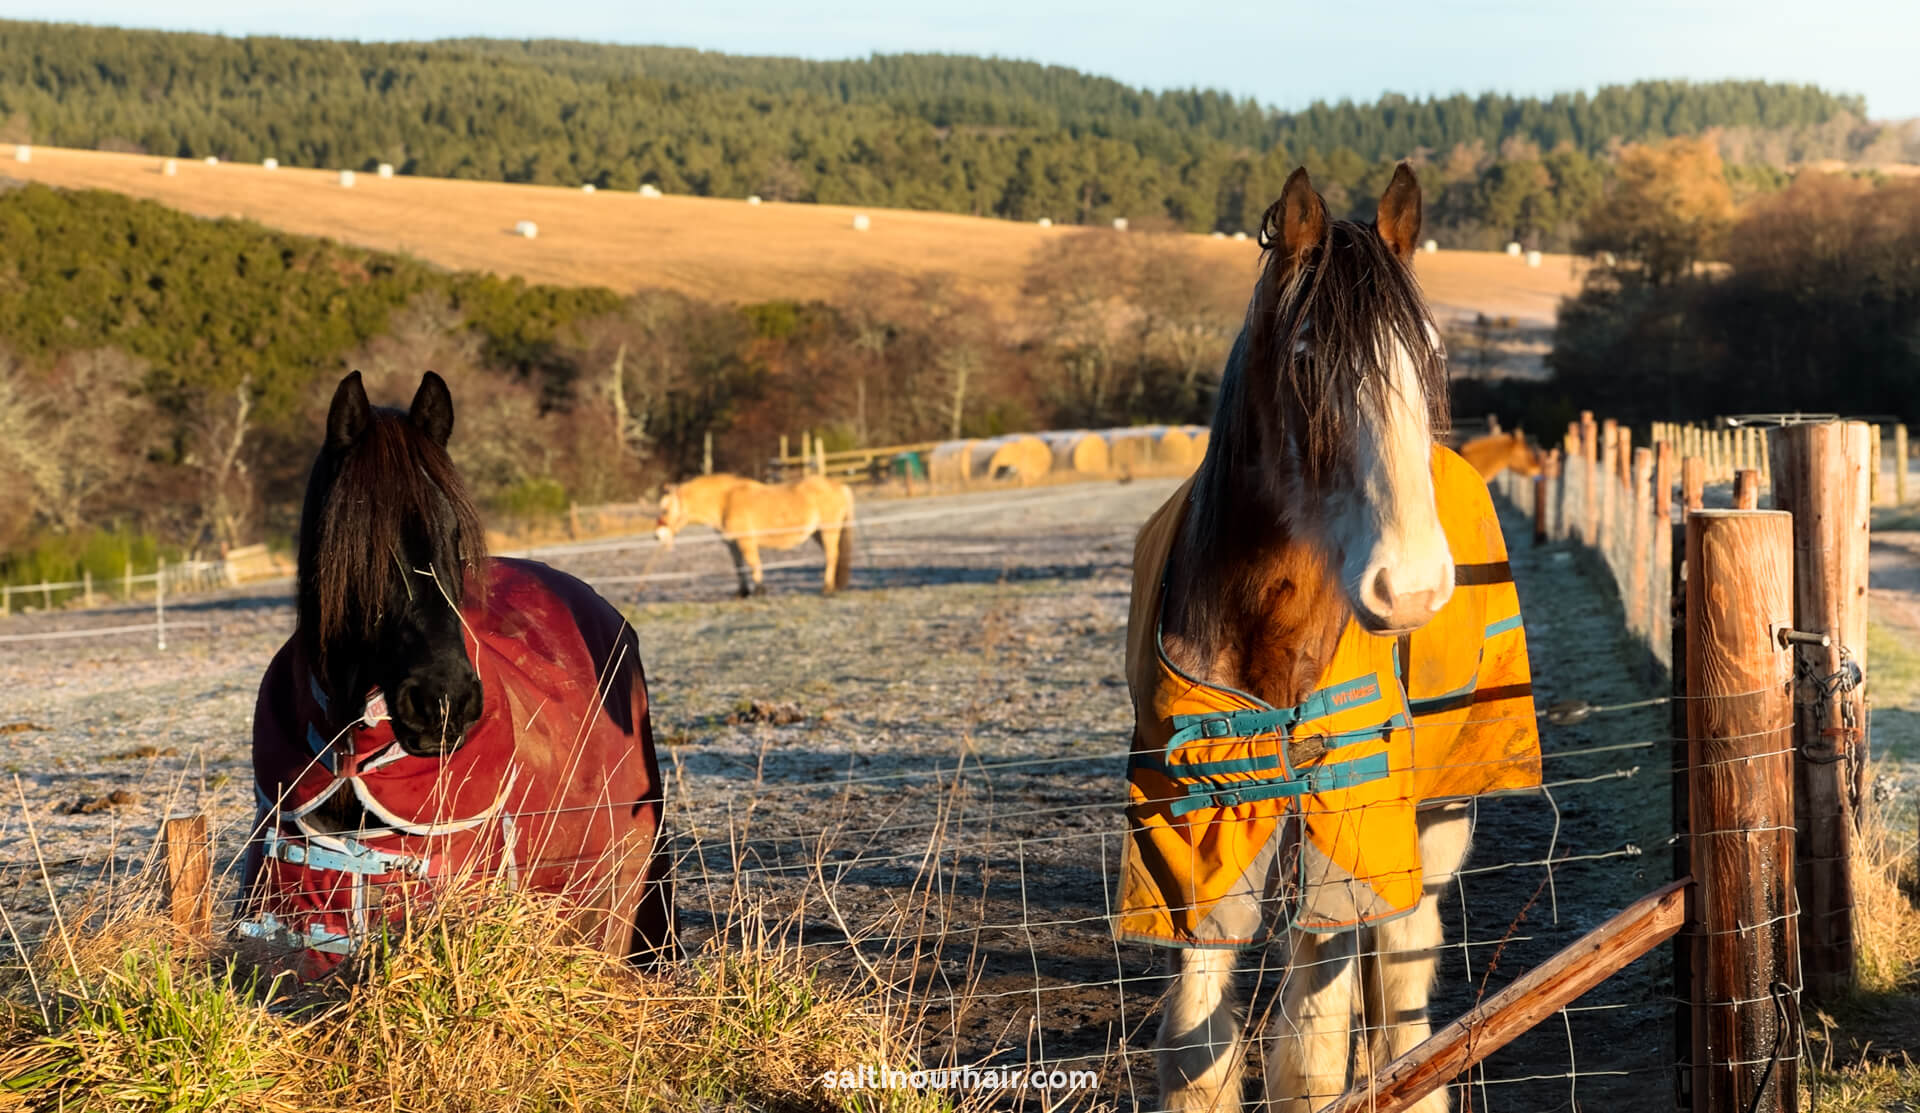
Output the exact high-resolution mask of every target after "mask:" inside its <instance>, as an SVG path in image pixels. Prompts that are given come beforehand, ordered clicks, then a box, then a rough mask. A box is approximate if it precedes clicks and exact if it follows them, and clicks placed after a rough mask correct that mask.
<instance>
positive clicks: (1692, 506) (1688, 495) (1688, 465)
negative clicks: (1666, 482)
mask: <svg viewBox="0 0 1920 1113" xmlns="http://www.w3.org/2000/svg"><path fill="white" fill-rule="evenodd" d="M1680 500H1681V506H1682V508H1683V511H1684V513H1687V514H1691V513H1693V512H1694V511H1696V510H1704V509H1706V506H1707V463H1706V461H1705V460H1702V459H1701V458H1700V457H1698V456H1689V457H1687V458H1686V460H1685V461H1683V462H1682V463H1681V465H1680Z"/></svg>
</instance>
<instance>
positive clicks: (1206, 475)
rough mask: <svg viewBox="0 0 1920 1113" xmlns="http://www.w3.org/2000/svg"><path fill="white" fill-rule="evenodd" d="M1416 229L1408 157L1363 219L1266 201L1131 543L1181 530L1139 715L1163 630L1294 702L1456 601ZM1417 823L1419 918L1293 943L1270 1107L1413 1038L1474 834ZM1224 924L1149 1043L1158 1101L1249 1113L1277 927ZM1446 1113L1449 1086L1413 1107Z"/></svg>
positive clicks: (1246, 919)
mask: <svg viewBox="0 0 1920 1113" xmlns="http://www.w3.org/2000/svg"><path fill="white" fill-rule="evenodd" d="M1420 223H1421V205H1420V190H1419V185H1418V184H1417V182H1416V181H1415V179H1414V176H1413V174H1412V172H1411V171H1410V170H1409V169H1408V168H1407V167H1406V166H1404V165H1402V166H1401V167H1399V168H1398V170H1396V172H1395V174H1394V176H1393V180H1392V182H1391V183H1390V184H1389V185H1388V187H1387V189H1386V192H1385V195H1384V196H1383V197H1382V198H1381V201H1380V207H1379V215H1378V219H1377V220H1376V222H1375V223H1373V224H1372V225H1363V224H1355V223H1352V222H1348V221H1335V220H1332V219H1330V218H1329V216H1328V213H1327V210H1326V206H1325V203H1324V202H1323V201H1322V199H1321V198H1320V196H1319V194H1318V193H1316V192H1315V191H1314V189H1313V186H1312V183H1311V182H1310V181H1309V180H1308V177H1307V174H1306V171H1305V170H1304V169H1301V170H1296V171H1295V172H1294V174H1293V175H1292V177H1290V178H1289V179H1288V180H1287V183H1286V187H1285V191H1284V193H1283V194H1282V196H1281V198H1280V200H1279V201H1277V202H1275V204H1274V205H1273V206H1272V207H1271V208H1270V209H1269V210H1268V212H1267V217H1266V226H1265V228H1264V229H1263V233H1262V242H1263V246H1265V247H1266V249H1267V250H1266V254H1265V257H1264V260H1263V264H1262V273H1261V275H1260V279H1259V282H1258V285H1257V287H1256V289H1255V292H1254V295H1253V298H1252V302H1251V304H1250V306H1249V309H1248V312H1247V320H1246V326H1245V329H1244V330H1243V332H1242V333H1241V336H1240V339H1239V341H1238V342H1237V343H1236V344H1235V345H1234V350H1233V353H1232V355H1231V356H1230V357H1229V362H1228V366H1227V369H1226V373H1225V376H1224V377H1223V379H1222V382H1221V386H1220V393H1219V398H1218V402H1217V405H1216V412H1215V416H1214V422H1213V430H1212V437H1211V441H1210V443H1209V445H1208V449H1207V453H1206V457H1205V459H1204V461H1203V462H1202V463H1201V465H1200V468H1199V471H1198V472H1197V473H1196V475H1195V477H1194V479H1193V480H1192V481H1191V483H1190V485H1189V487H1188V488H1187V489H1186V490H1187V494H1186V496H1185V498H1184V500H1182V499H1180V498H1179V497H1178V496H1176V500H1175V501H1176V502H1180V504H1181V505H1180V507H1178V508H1175V507H1174V506H1173V504H1172V503H1170V504H1169V507H1167V508H1163V510H1162V513H1161V515H1159V516H1156V519H1155V521H1154V522H1150V523H1149V525H1148V527H1147V530H1146V531H1143V534H1142V551H1144V550H1145V548H1146V544H1147V540H1148V533H1150V532H1151V531H1153V530H1154V529H1155V528H1156V524H1160V525H1161V526H1162V527H1163V528H1164V529H1167V530H1170V531H1172V533H1171V541H1170V548H1166V549H1165V551H1166V552H1167V557H1166V559H1165V561H1164V564H1163V565H1162V566H1161V567H1152V568H1143V567H1140V565H1139V561H1138V558H1137V560H1136V568H1135V594H1134V600H1135V609H1136V612H1138V611H1139V610H1140V609H1141V608H1142V601H1143V600H1144V599H1155V600H1157V605H1156V606H1155V608H1154V610H1155V613H1154V614H1150V615H1143V614H1140V613H1136V614H1135V615H1134V616H1133V619H1132V621H1131V622H1130V630H1129V645H1128V651H1129V663H1128V676H1129V679H1130V681H1132V682H1133V685H1134V700H1135V704H1136V715H1144V714H1146V711H1144V710H1143V709H1142V706H1141V705H1142V699H1143V693H1142V691H1141V690H1140V689H1141V685H1142V683H1143V681H1142V677H1143V676H1148V675H1150V674H1151V668H1152V666H1151V664H1150V663H1148V662H1147V655H1151V654H1154V653H1155V652H1156V650H1155V649H1154V648H1152V646H1153V643H1152V642H1151V641H1147V640H1144V639H1147V638H1150V637H1151V636H1152V632H1153V631H1154V630H1155V628H1156V627H1157V629H1158V635H1159V649H1158V652H1159V653H1163V654H1164V657H1165V662H1166V664H1167V665H1169V666H1171V668H1172V669H1173V670H1177V675H1179V676H1181V677H1185V678H1190V679H1192V680H1193V681H1196V682H1197V683H1198V684H1200V685H1206V686H1211V687H1212V688H1213V689H1216V690H1230V691H1232V692H1234V693H1236V694H1246V695H1250V696H1252V697H1254V698H1255V700H1257V701H1261V702H1263V703H1264V704H1265V705H1267V706H1269V707H1272V708H1292V707H1296V706H1298V705H1301V704H1302V703H1303V701H1304V700H1306V699H1307V697H1308V696H1309V695H1310V694H1311V693H1314V692H1315V691H1316V689H1317V688H1319V687H1320V686H1321V685H1322V684H1323V683H1324V681H1323V679H1322V677H1323V672H1324V670H1325V669H1326V668H1327V666H1328V663H1329V661H1330V660H1331V659H1332V658H1333V656H1334V653H1335V649H1336V643H1339V642H1340V641H1341V639H1342V637H1343V632H1345V631H1346V629H1347V627H1348V625H1349V620H1350V619H1353V620H1357V622H1358V624H1359V626H1360V627H1361V628H1362V629H1363V630H1364V631H1365V632H1367V633H1368V634H1371V635H1383V636H1386V637H1388V638H1394V637H1398V636H1400V635H1402V634H1405V633H1406V632H1409V631H1413V630H1415V629H1417V628H1419V627H1421V626H1423V625H1425V624H1426V623H1427V622H1428V621H1429V620H1431V619H1432V618H1433V617H1434V616H1435V615H1436V614H1437V613H1438V612H1439V611H1440V609H1441V608H1442V607H1443V606H1444V605H1445V604H1446V603H1447V602H1448V599H1449V597H1450V596H1452V595H1453V593H1454V587H1455V576H1454V572H1455V568H1454V561H1453V557H1452V555H1451V552H1450V550H1449V545H1448V538H1447V536H1446V534H1445V532H1444V530H1443V525H1442V521H1441V518H1440V515H1439V511H1438V508H1437V506H1436V500H1435V484H1434V481H1433V478H1432V475H1431V474H1430V468H1429V465H1430V460H1431V458H1432V456H1433V452H1434V449H1433V434H1434V430H1435V428H1436V427H1440V426H1444V424H1445V422H1446V413H1447V397H1446V371H1445V364H1444V354H1443V353H1442V351H1441V350H1440V347H1439V340H1438V332H1437V331H1436V330H1435V329H1434V328H1433V325H1432V322H1431V319H1430V316H1429V314H1428V311H1427V308H1426V305H1425V303H1424V301H1423V299H1422V297H1421V295H1420V291H1419V288H1418V286H1417V285H1416V283H1415V281H1414V278H1413V274H1412V271H1411V269H1410V262H1411V259H1412V256H1413V251H1414V245H1415V244H1416V243H1417V242H1418V241H1419V234H1420ZM1163 544H1164V543H1163ZM1163 570H1164V571H1163ZM1154 577H1161V578H1160V579H1158V580H1157V581H1156V580H1155V579H1154ZM1143 667H1144V668H1145V670H1146V671H1142V669H1143ZM1331 744H1332V743H1330V745H1331ZM1136 745H1138V743H1136ZM1418 817H1419V818H1418V832H1419V835H1418V843H1419V845H1418V850H1417V857H1418V860H1419V862H1420V864H1421V866H1422V867H1424V877H1425V883H1426V889H1425V893H1426V896H1425V897H1424V899H1419V900H1418V906H1417V907H1416V908H1414V909H1413V910H1412V911H1411V913H1410V914H1407V915H1402V916H1398V917H1395V918H1390V919H1387V920H1385V921H1384V922H1379V923H1373V924H1368V925H1366V926H1361V927H1356V928H1353V929H1350V930H1345V931H1334V932H1321V933H1316V932H1313V931H1305V930H1300V929H1298V928H1294V929H1291V930H1288V931H1287V932H1286V933H1285V934H1286V938H1287V944H1288V947H1289V954H1288V956H1287V963H1288V967H1289V974H1288V977H1287V980H1286V985H1285V988H1284V990H1283V992H1282V994H1281V999H1280V1003H1279V1008H1278V1014H1279V1015H1278V1016H1277V1017H1276V1018H1275V1019H1274V1020H1273V1022H1272V1026H1271V1029H1270V1038H1271V1043H1270V1044H1269V1046H1268V1049H1267V1051H1266V1055H1265V1059H1266V1064H1267V1072H1266V1094H1267V1097H1268V1101H1269V1102H1270V1103H1271V1104H1272V1107H1273V1108H1275V1109H1278V1110H1284V1111H1287V1113H1304V1111H1305V1110H1309V1109H1313V1108H1317V1107H1318V1106H1320V1105H1322V1104H1325V1103H1326V1102H1327V1101H1329V1100H1331V1099H1332V1098H1333V1097H1334V1096H1336V1095H1337V1094H1339V1093H1340V1092H1341V1091H1343V1090H1344V1089H1345V1087H1346V1085H1347V1079H1348V1076H1349V1071H1350V1067H1351V1066H1352V1064H1351V1063H1350V1062H1349V1056H1350V1048H1351V1046H1352V1041H1353V1038H1354V1034H1355V1033H1356V1032H1358V1031H1361V1030H1363V1028H1364V1030H1367V1031H1369V1032H1370V1035H1371V1046H1370V1047H1369V1048H1368V1051H1369V1053H1370V1054H1371V1055H1373V1056H1374V1057H1375V1059H1374V1061H1375V1062H1384V1061H1386V1059H1387V1058H1391V1057H1393V1056H1395V1055H1398V1054H1400V1053H1401V1052H1403V1051H1405V1050H1407V1049H1408V1048H1410V1047H1411V1046H1413V1044H1415V1043H1417V1042H1418V1041H1419V1040H1421V1039H1424V1038H1425V1036H1426V1035H1427V1032H1428V1025H1427V1020H1426V1015H1425V1014H1426V1005H1427V994H1428V989H1429V987H1430V985H1431V982H1432V979H1433V974H1434V970H1435V961H1436V957H1437V948H1438V947H1439V945H1440V943H1441V929H1440V918H1439V911H1438V908H1437V907H1436V901H1435V897H1434V893H1436V892H1437V891H1438V890H1439V888H1441V887H1442V886H1444V884H1445V882H1446V880H1447V879H1448V878H1450V877H1451V876H1452V874H1453V873H1454V872H1455V871H1457V869H1458V868H1459V865H1460V863H1461V861H1462V860H1463V859H1464V857H1465V854H1466V851H1467V843H1468V837H1469V830H1468V821H1467V816H1466V810H1465V807H1464V806H1463V805H1451V806H1445V807H1431V808H1422V809H1421V810H1420V811H1419V812H1418ZM1409 853H1416V852H1414V851H1409ZM1416 891H1417V890H1416ZM1223 907H1224V903H1223ZM1219 915H1220V916H1221V917H1223V919H1222V920H1221V921H1217V922H1216V923H1214V924H1213V925H1212V927H1214V928H1216V929H1217V930H1218V931H1219V933H1220V934H1219V936H1218V937H1217V938H1218V940H1219V941H1218V942H1214V943H1208V942H1206V941H1200V942H1197V943H1191V942H1190V943H1188V944H1187V945H1186V947H1185V949H1182V950H1180V951H1178V952H1176V953H1177V956H1178V957H1177V960H1176V961H1177V963H1178V969H1177V974H1176V977H1175V979H1174V983H1173V986H1172V989H1171V991H1170V993H1169V995H1168V997H1167V1000H1166V1004H1165V1007H1164V1013H1163V1017H1162V1023H1161V1027H1160V1032H1159V1038H1158V1044H1157V1047H1158V1051H1157V1056H1158V1073H1159V1079H1160V1088H1161V1102H1160V1107H1161V1108H1166V1109H1173V1110H1181V1111H1200V1110H1207V1111H1210V1113H1234V1111H1237V1110H1238V1109H1239V1108H1240V1105H1241V1094H1240V1071H1241V1067H1242V1066H1243V1062H1244V1047H1243V1041H1242V1037H1241V1029H1242V1021H1241V1020H1240V1019H1239V1018H1238V1017H1237V1016H1236V1014H1235V1009H1236V1004H1235V1001H1234V994H1233V986H1232V974H1233V969H1234V966H1235V963H1236V959H1237V953H1236V949H1235V948H1236V947H1244V946H1246V945H1248V944H1247V943H1246V941H1247V940H1259V939H1262V938H1264V937H1265V935H1266V933H1267V931H1269V930H1270V929H1271V926H1272V924H1273V918H1274V916H1275V915H1276V913H1275V912H1274V911H1273V910H1272V909H1271V908H1270V907H1264V906H1262V905H1261V904H1260V903H1258V902H1256V901H1247V902H1244V903H1243V904H1241V905H1238V906H1236V907H1235V908H1234V909H1232V910H1229V911H1225V912H1221V913H1219ZM1225 920H1232V921H1233V922H1231V923H1228V922H1225ZM1283 922H1284V920H1283ZM1363 994H1364V996H1363ZM1361 1018H1370V1019H1364V1020H1363V1019H1361ZM1445 1102H1446V1098H1445V1096H1444V1093H1442V1094H1441V1095H1440V1096H1439V1097H1438V1098H1437V1099H1430V1100H1429V1101H1428V1102H1427V1103H1424V1104H1423V1105H1422V1106H1421V1107H1420V1108H1422V1109H1423V1110H1427V1111H1429V1113H1431V1111H1434V1110H1440V1109H1444V1107H1445Z"/></svg>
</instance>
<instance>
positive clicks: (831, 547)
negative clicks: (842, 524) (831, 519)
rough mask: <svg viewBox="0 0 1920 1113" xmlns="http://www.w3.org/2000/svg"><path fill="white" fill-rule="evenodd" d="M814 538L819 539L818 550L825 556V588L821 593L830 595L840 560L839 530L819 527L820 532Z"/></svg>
mask: <svg viewBox="0 0 1920 1113" xmlns="http://www.w3.org/2000/svg"><path fill="white" fill-rule="evenodd" d="M815 536H817V537H819V538H820V550H821V551H822V552H824V553H825V554H826V556H827V571H826V586H825V587H824V588H822V591H823V592H824V593H825V594H827V595H832V594H833V588H834V572H835V570H836V569H837V568H838V567H839V560H840V530H839V528H838V527H837V526H821V527H820V532H819V533H818V534H816V535H815Z"/></svg>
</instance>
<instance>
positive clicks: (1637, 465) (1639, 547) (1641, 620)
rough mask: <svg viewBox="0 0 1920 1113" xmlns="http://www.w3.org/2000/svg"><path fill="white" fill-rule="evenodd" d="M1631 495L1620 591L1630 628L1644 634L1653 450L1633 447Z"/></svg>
mask: <svg viewBox="0 0 1920 1113" xmlns="http://www.w3.org/2000/svg"><path fill="white" fill-rule="evenodd" d="M1629 490H1630V491H1631V492H1632V498H1631V499H1629V500H1628V502H1629V513H1630V515H1631V517H1630V519H1629V520H1628V522H1627V528H1626V530H1625V532H1626V534H1627V551H1626V554H1625V555H1626V561H1627V566H1626V568H1625V569H1624V571H1625V572H1626V580H1627V582H1626V583H1625V584H1624V585H1622V586H1624V587H1625V589H1626V590H1625V591H1623V592H1621V595H1622V597H1623V598H1624V600H1625V602H1626V611H1627V629H1628V630H1629V631H1630V632H1632V633H1633V634H1636V635H1639V636H1641V637H1645V636H1646V635H1647V633H1648V626H1647V594H1648V586H1649V585H1648V582H1647V581H1648V576H1649V573H1651V571H1652V569H1653V541H1652V538H1651V537H1650V536H1649V534H1650V533H1651V532H1652V530H1651V526H1652V525H1653V509H1652V503H1653V450H1652V449H1650V448H1645V447H1641V448H1636V449H1634V450H1633V486H1632V487H1631V488H1629Z"/></svg>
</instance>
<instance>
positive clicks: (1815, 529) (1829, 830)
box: [1773, 421, 1872, 1000]
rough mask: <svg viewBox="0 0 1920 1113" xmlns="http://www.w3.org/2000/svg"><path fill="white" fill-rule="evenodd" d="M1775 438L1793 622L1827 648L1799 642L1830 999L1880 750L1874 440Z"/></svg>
mask: <svg viewBox="0 0 1920 1113" xmlns="http://www.w3.org/2000/svg"><path fill="white" fill-rule="evenodd" d="M1773 439H1774V446H1773V457H1774V461H1775V470H1774V476H1773V482H1774V505H1775V506H1776V507H1778V508H1779V509H1781V510H1787V511H1791V512H1792V514H1793V559H1794V567H1795V568H1796V570H1797V574H1796V575H1795V576H1794V598H1793V604H1794V605H1793V624H1794V627H1795V628H1796V629H1799V630H1804V631H1807V632H1808V633H1817V634H1825V635H1827V639H1828V642H1829V644H1828V645H1825V646H1821V645H1806V644H1802V645H1799V646H1797V647H1796V650H1797V654H1798V659H1799V662H1800V664H1801V666H1802V667H1801V669H1800V670H1798V671H1797V675H1796V679H1795V685H1796V686H1795V691H1794V701H1793V702H1794V724H1793V726H1794V750H1795V752H1796V754H1797V759H1796V760H1795V761H1794V813H1795V814H1794V821H1795V824H1796V825H1797V827H1798V829H1799V832H1800V842H1799V850H1800V861H1799V863H1798V866H1797V869H1798V872H1797V877H1798V879H1799V892H1800V954H1801V965H1802V966H1803V967H1804V969H1805V970H1806V977H1807V991H1808V992H1809V993H1811V994H1813V995H1814V996H1815V997H1817V998H1820V999H1822V1000H1832V999H1834V998H1835V997H1836V996H1837V995H1839V994H1841V993H1843V992H1845V990H1846V988H1847V987H1848V986H1850V985H1851V984H1852V983H1853V977H1854V948H1853V878H1852V875H1851V871H1850V868H1849V867H1850V864H1851V861H1852V849H1853V836H1854V831H1855V826H1854V825H1855V822H1856V817H1855V816H1854V815H1853V795H1854V793H1855V791H1856V790H1857V785H1856V784H1855V782H1854V778H1853V776H1852V775H1851V774H1852V771H1853V770H1854V769H1855V768H1856V767H1857V766H1864V765H1865V763H1866V758H1867V754H1868V752H1869V749H1870V746H1871V739H1870V738H1869V737H1868V735H1867V700H1866V690H1865V686H1864V685H1859V686H1853V685H1850V684H1849V681H1850V680H1851V679H1852V677H1853V676H1854V673H1853V670H1854V669H1855V668H1856V667H1857V668H1858V669H1859V670H1860V674H1859V675H1861V676H1864V675H1865V670H1866V667H1867V606H1866V588H1867V542H1868V530H1869V522H1870V521H1871V518H1872V512H1871V510H1870V508H1869V506H1868V503H1867V477H1866V475H1865V472H1866V468H1867V452H1868V441H1869V436H1868V432H1867V427H1866V425H1865V424H1864V423H1862V422H1858V421H1853V422H1838V421H1835V422H1827V423H1823V424H1819V425H1795V426H1789V427H1786V428H1783V429H1778V430H1775V431H1774V433H1773ZM1833 678H1839V682H1838V683H1837V684H1830V683H1828V681H1830V680H1832V679H1833Z"/></svg>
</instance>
